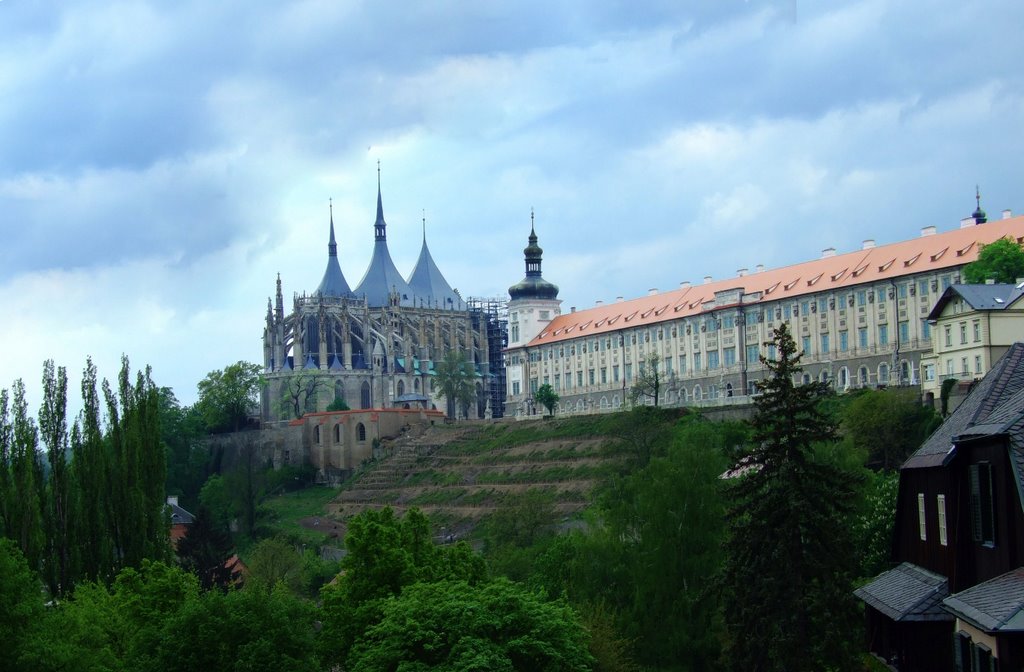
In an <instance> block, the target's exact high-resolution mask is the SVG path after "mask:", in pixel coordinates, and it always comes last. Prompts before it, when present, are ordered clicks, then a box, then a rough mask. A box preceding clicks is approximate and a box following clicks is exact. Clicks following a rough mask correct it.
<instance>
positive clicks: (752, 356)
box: [747, 345, 761, 364]
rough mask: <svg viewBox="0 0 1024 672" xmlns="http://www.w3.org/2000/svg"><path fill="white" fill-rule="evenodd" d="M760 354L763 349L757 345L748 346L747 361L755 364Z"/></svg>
mask: <svg viewBox="0 0 1024 672" xmlns="http://www.w3.org/2000/svg"><path fill="white" fill-rule="evenodd" d="M760 354H761V350H760V348H758V347H757V346H756V345H748V346H747V362H749V363H750V364H753V363H754V362H756V361H758V357H759V356H760Z"/></svg>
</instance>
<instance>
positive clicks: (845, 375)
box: [839, 366, 850, 389]
mask: <svg viewBox="0 0 1024 672" xmlns="http://www.w3.org/2000/svg"><path fill="white" fill-rule="evenodd" d="M849 385H850V372H849V370H847V368H846V367H845V366H844V367H843V368H841V369H839V388H840V389H846V388H847V387H848V386H849Z"/></svg>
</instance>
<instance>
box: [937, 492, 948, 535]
mask: <svg viewBox="0 0 1024 672" xmlns="http://www.w3.org/2000/svg"><path fill="white" fill-rule="evenodd" d="M935 508H936V510H937V511H938V517H937V520H938V521H939V543H940V544H942V545H943V546H948V545H949V539H948V538H947V537H946V496H945V495H936V496H935Z"/></svg>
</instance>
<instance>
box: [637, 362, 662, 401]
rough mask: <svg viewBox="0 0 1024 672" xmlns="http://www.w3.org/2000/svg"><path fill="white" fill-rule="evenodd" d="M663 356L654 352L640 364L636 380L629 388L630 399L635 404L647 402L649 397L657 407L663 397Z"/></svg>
mask: <svg viewBox="0 0 1024 672" xmlns="http://www.w3.org/2000/svg"><path fill="white" fill-rule="evenodd" d="M660 364H661V357H660V356H659V355H658V354H657V353H655V352H652V353H650V354H648V355H647V356H646V357H644V359H643V360H642V361H641V362H640V363H639V365H638V371H637V377H636V382H635V383H633V387H631V388H630V390H629V401H630V402H631V403H633V404H645V403H646V402H647V400H648V399H650V400H651V403H652V404H654V406H655V407H657V406H658V400H659V399H660V397H661V383H662V380H661V371H660V370H659V365H660Z"/></svg>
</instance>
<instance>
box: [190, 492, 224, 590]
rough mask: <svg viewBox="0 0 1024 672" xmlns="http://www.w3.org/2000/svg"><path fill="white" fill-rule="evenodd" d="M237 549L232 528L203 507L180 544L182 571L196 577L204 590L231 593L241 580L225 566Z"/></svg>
mask: <svg viewBox="0 0 1024 672" xmlns="http://www.w3.org/2000/svg"><path fill="white" fill-rule="evenodd" d="M233 548H234V546H233V544H232V542H231V534H230V533H229V532H228V528H227V527H226V526H225V525H224V524H223V522H222V521H219V520H217V519H216V518H215V517H214V516H213V514H212V513H211V512H210V510H209V509H208V508H206V507H205V506H200V507H199V510H198V511H197V512H196V514H195V520H194V521H193V522H192V524H191V525H189V527H188V532H187V533H186V534H185V536H184V537H182V538H181V539H180V540H179V541H178V548H177V554H178V560H179V562H180V563H181V566H182V568H184V569H185V570H187V571H189V572H192V573H193V574H195V575H196V577H197V578H198V579H199V584H200V585H201V586H202V587H203V590H210V589H211V588H221V589H223V590H227V588H228V587H229V586H231V584H232V583H234V581H235V579H236V578H237V576H235V575H234V574H233V573H232V571H231V570H230V569H228V568H227V567H225V565H224V563H225V562H227V560H228V559H229V558H230V557H231V555H232V551H233Z"/></svg>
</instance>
